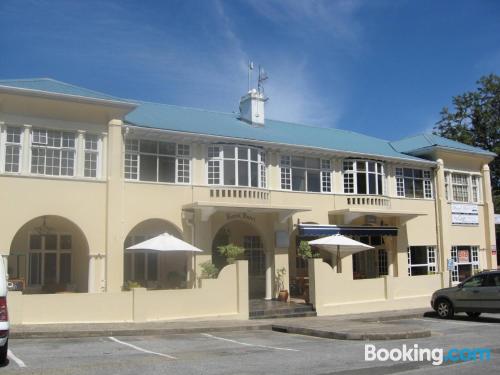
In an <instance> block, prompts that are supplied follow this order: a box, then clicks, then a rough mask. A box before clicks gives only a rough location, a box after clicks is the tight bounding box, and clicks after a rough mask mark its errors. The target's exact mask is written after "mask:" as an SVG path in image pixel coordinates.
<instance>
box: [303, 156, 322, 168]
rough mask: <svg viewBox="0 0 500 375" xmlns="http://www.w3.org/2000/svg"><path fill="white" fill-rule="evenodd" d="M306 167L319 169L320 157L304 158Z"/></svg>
mask: <svg viewBox="0 0 500 375" xmlns="http://www.w3.org/2000/svg"><path fill="white" fill-rule="evenodd" d="M306 166H307V168H313V169H319V168H320V159H319V158H307V160H306Z"/></svg>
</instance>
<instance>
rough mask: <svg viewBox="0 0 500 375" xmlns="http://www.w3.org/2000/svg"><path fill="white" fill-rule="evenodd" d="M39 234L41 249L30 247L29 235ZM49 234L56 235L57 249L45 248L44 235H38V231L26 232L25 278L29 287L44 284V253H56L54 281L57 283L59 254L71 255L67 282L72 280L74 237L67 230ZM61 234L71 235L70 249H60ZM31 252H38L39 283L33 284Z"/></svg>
mask: <svg viewBox="0 0 500 375" xmlns="http://www.w3.org/2000/svg"><path fill="white" fill-rule="evenodd" d="M33 235H35V236H41V249H32V248H31V243H30V242H31V236H33ZM49 235H54V236H56V237H57V246H56V247H57V249H49V250H47V249H46V244H45V236H44V235H40V234H39V233H36V232H29V233H28V246H27V249H28V254H27V257H26V263H27V264H26V280H27V283H28V284H27V285H28V286H29V287H43V286H44V285H45V255H46V254H56V281H57V283H58V284H59V283H60V282H61V269H60V268H61V255H63V254H69V255H70V256H71V269H70V282H69V284H70V283H71V282H72V281H73V280H72V276H73V257H74V254H73V250H74V238H73V235H72V234H71V233H67V232H57V233H50V234H49ZM62 236H69V237H71V249H61V237H62ZM32 254H40V283H38V284H33V283H32V281H31V255H32Z"/></svg>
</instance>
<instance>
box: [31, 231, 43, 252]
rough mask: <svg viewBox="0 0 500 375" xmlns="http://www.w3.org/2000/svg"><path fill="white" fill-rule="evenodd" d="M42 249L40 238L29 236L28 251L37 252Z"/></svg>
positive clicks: (34, 235) (38, 236)
mask: <svg viewBox="0 0 500 375" xmlns="http://www.w3.org/2000/svg"><path fill="white" fill-rule="evenodd" d="M41 248H42V236H40V235H39V234H32V235H31V236H30V250H39V249H41Z"/></svg>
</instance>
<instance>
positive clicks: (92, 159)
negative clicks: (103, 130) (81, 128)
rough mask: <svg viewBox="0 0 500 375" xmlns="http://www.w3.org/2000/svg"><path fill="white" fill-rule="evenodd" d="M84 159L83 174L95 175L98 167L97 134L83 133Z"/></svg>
mask: <svg viewBox="0 0 500 375" xmlns="http://www.w3.org/2000/svg"><path fill="white" fill-rule="evenodd" d="M84 150H85V160H84V163H85V164H84V168H83V175H84V176H85V177H97V176H98V174H99V173H98V169H99V136H97V135H95V134H85V147H84Z"/></svg>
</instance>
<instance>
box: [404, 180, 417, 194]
mask: <svg viewBox="0 0 500 375" xmlns="http://www.w3.org/2000/svg"><path fill="white" fill-rule="evenodd" d="M414 196H415V194H414V190H413V178H405V197H407V198H413V197H414Z"/></svg>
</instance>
